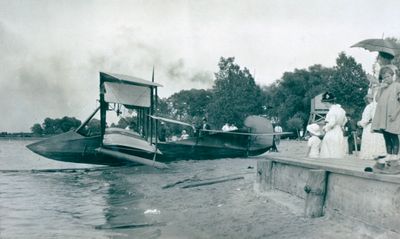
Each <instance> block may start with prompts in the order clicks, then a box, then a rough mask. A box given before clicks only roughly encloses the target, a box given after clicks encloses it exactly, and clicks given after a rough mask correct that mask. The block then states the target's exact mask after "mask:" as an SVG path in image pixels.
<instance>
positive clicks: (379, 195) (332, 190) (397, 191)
mask: <svg viewBox="0 0 400 239" xmlns="http://www.w3.org/2000/svg"><path fill="white" fill-rule="evenodd" d="M261 160H266V161H271V162H272V169H270V171H269V172H268V171H266V172H263V173H266V174H271V175H270V177H272V180H270V182H269V183H270V184H271V185H268V186H265V185H263V186H262V187H260V188H264V189H265V188H271V189H275V190H280V191H283V192H286V193H289V194H291V195H295V196H297V197H299V198H301V199H304V202H305V205H306V204H307V205H308V206H310V203H311V204H312V203H313V202H308V203H307V200H308V198H309V197H307V194H308V193H310V192H311V193H313V192H314V194H318V193H315V189H312V188H309V189H308V190H307V189H306V190H305V187H306V186H308V185H307V183H308V184H310V177H312V176H310V175H312V174H311V173H310V170H315V169H318V170H324V171H326V178H325V180H326V185H325V189H323V191H324V192H323V195H321V196H322V198H323V209H322V210H323V214H329V213H332V212H335V213H336V212H337V213H341V214H343V215H346V216H350V217H354V218H357V219H360V220H362V221H365V222H367V223H369V224H373V225H377V226H380V227H384V228H387V229H389V230H393V231H397V232H399V231H400V176H399V175H383V174H373V173H367V172H364V171H363V170H364V168H365V167H367V166H371V165H372V164H373V162H370V161H361V160H354V161H349V160H334V159H330V160H322V159H318V160H309V159H293V158H287V157H266V158H265V159H261ZM271 162H270V163H271ZM258 165H259V166H258V167H263V166H262V165H265V164H258ZM257 171H258V172H259V173H258V174H260V172H261V171H260V170H259V169H258V170H257ZM261 176H262V175H261ZM258 177H260V175H258ZM264 178H265V177H264ZM259 183H260V184H263V183H265V182H262V180H261V181H259ZM313 190H314V191H313ZM306 191H308V193H307V192H306ZM311 206H312V205H311ZM305 211H306V212H307V210H305Z"/></svg>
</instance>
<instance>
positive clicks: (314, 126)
mask: <svg viewBox="0 0 400 239" xmlns="http://www.w3.org/2000/svg"><path fill="white" fill-rule="evenodd" d="M307 131H308V132H310V133H312V134H313V135H316V136H320V135H321V132H320V129H319V125H317V124H309V125H307Z"/></svg>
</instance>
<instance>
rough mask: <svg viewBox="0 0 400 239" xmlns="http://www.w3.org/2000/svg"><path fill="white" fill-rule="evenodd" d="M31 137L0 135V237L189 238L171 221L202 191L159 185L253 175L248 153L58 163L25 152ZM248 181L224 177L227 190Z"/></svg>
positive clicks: (200, 198)
mask: <svg viewBox="0 0 400 239" xmlns="http://www.w3.org/2000/svg"><path fill="white" fill-rule="evenodd" d="M32 142H33V141H29V140H6V139H3V140H0V238H133V237H134V238H159V237H161V238H167V237H168V238H169V237H170V238H177V237H178V235H179V237H181V238H191V237H192V236H190V233H191V229H188V232H187V234H185V232H184V230H185V229H184V228H182V226H181V225H178V224H179V223H181V222H182V221H185V220H186V219H185V218H184V217H185V216H182V215H185V213H184V212H185V210H186V212H187V211H188V208H189V207H197V206H196V205H197V203H198V204H200V205H202V204H204V201H201V200H204V199H202V198H208V197H209V196H210V195H207V193H206V194H204V191H203V192H200V191H199V190H196V189H193V190H192V191H190V192H192V194H191V195H186V196H184V193H182V191H181V190H182V189H176V188H171V189H162V187H163V186H165V185H167V184H170V183H173V182H177V181H179V180H182V179H188V178H210V177H211V178H212V177H217V176H221V175H229V174H232V173H236V174H243V175H247V176H246V177H248V175H252V176H253V174H254V163H255V161H254V160H246V161H245V164H244V165H236V164H235V163H232V162H234V161H235V160H234V159H230V160H233V161H232V162H231V161H229V162H231V163H228V164H227V160H217V161H215V160H214V161H212V162H213V163H207V161H181V162H178V163H172V164H170V165H169V166H170V167H171V168H170V169H168V170H163V171H160V170H158V169H153V168H150V167H145V166H140V167H105V166H92V165H81V164H70V163H63V162H57V161H53V160H49V159H46V158H43V157H41V156H38V155H36V154H34V153H32V152H30V151H29V150H28V149H27V148H26V147H25V146H26V145H27V144H29V143H32ZM236 160H240V159H236ZM209 162H211V161H209ZM236 162H239V161H236ZM242 162H243V160H242ZM222 165H227V166H223V167H221V166H222ZM248 165H250V167H247V166H248ZM194 169H195V170H194ZM248 180H250V181H251V183H252V180H253V177H251V178H247V180H241V182H237V183H235V184H231V185H232V192H234V189H236V187H238V186H237V185H239V187H240V185H241V184H243V183H246V185H249V181H248ZM251 183H250V184H251ZM211 190H213V189H211ZM187 200H189V201H190V203H192V204H187V203H186V202H187ZM196 200H197V202H196ZM215 200H218V199H215ZM206 202H207V201H206ZM215 203H216V204H218V202H217V201H215V202H214V204H215ZM193 205H195V206H193ZM218 205H219V204H218ZM202 210H204V208H203V209H202ZM205 210H206V211H207V210H208V209H205ZM182 212H183V213H182ZM187 213H188V212H187ZM194 213H196V211H194ZM186 216H187V215H186ZM179 217H181V218H180V219H179ZM178 222H179V223H178ZM174 223H176V224H177V225H175V226H174ZM167 224H168V225H169V227H168V230H165V226H166V225H167ZM171 225H172V226H171ZM200 231H201V230H199V232H198V233H199V234H200V235H202V234H201V232H200ZM185 235H186V236H185ZM206 237H208V236H204V237H201V236H200V237H197V238H206Z"/></svg>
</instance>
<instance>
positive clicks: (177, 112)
mask: <svg viewBox="0 0 400 239" xmlns="http://www.w3.org/2000/svg"><path fill="white" fill-rule="evenodd" d="M211 98H212V92H211V91H210V90H204V89H200V90H198V89H191V90H181V91H179V92H178V93H175V94H173V95H172V96H170V97H169V98H168V100H167V102H168V103H167V104H168V106H169V110H170V112H171V114H172V117H173V118H176V119H179V120H183V121H190V122H191V121H193V119H194V118H200V117H203V116H204V115H205V113H206V108H207V106H208V104H209V103H210V101H211Z"/></svg>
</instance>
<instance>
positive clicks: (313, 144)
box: [306, 124, 321, 158]
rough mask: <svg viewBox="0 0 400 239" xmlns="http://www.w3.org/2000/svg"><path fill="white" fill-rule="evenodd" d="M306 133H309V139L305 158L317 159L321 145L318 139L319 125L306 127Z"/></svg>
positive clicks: (319, 133)
mask: <svg viewBox="0 0 400 239" xmlns="http://www.w3.org/2000/svg"><path fill="white" fill-rule="evenodd" d="M307 131H308V132H309V133H310V135H311V137H310V138H309V139H308V142H307V146H308V151H307V155H306V157H309V158H319V148H320V145H321V139H320V138H319V136H320V135H321V131H320V128H319V125H317V124H310V125H307Z"/></svg>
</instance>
